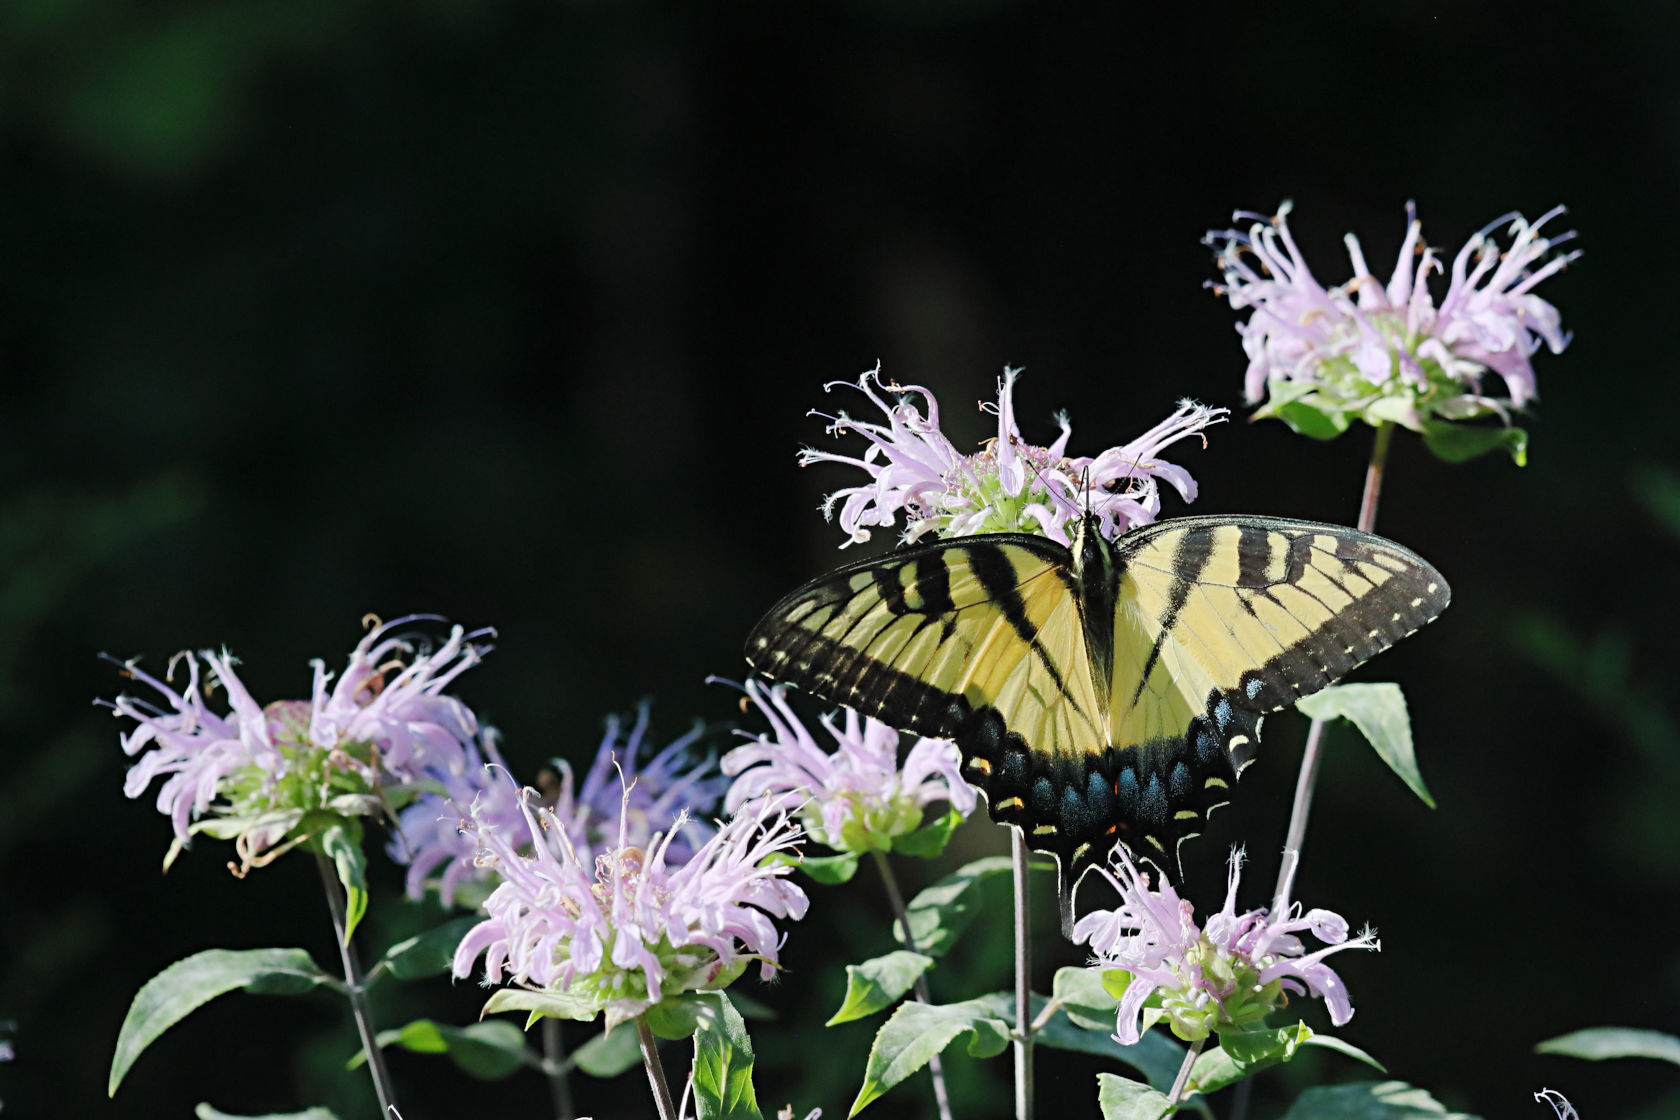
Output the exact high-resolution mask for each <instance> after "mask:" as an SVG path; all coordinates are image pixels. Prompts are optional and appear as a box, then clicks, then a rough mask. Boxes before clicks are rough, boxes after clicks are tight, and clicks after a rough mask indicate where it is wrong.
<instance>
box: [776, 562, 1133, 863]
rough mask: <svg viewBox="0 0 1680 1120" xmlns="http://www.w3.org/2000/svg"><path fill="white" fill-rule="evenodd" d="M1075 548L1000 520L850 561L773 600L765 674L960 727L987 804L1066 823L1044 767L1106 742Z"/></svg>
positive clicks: (1078, 760) (927, 722)
mask: <svg viewBox="0 0 1680 1120" xmlns="http://www.w3.org/2000/svg"><path fill="white" fill-rule="evenodd" d="M1070 563H1071V561H1070V557H1069V555H1068V552H1067V550H1066V549H1065V548H1063V547H1062V546H1061V545H1059V544H1057V543H1056V542H1054V541H1050V540H1046V539H1045V538H1042V537H1035V536H1028V535H1021V534H990V535H986V536H980V537H969V538H966V539H959V540H953V541H941V542H938V543H935V544H929V545H922V546H919V547H914V548H910V549H906V550H903V551H900V552H896V553H893V554H891V555H889V556H887V557H884V558H881V559H878V560H866V561H862V562H860V563H856V564H851V565H848V566H846V567H843V568H840V569H838V570H837V571H834V572H831V573H829V574H828V575H826V576H823V577H821V578H819V579H816V580H813V581H811V582H810V583H807V584H806V585H805V586H803V587H801V588H799V589H798V590H796V591H794V592H793V593H792V594H790V595H788V596H787V597H785V598H784V599H783V600H782V601H781V602H779V603H777V604H776V605H775V606H774V607H772V608H771V609H770V610H769V611H768V612H767V613H766V614H765V616H764V618H763V619H762V620H761V621H760V622H759V624H758V625H757V626H756V627H755V628H754V629H753V631H752V633H751V634H750V635H749V636H748V638H747V649H746V654H747V660H748V662H750V663H751V664H752V666H753V668H755V669H757V670H758V671H759V672H761V673H763V674H764V675H765V676H768V677H771V678H773V679H776V680H782V681H788V682H791V683H793V684H796V685H798V686H799V687H800V688H803V689H805V690H806V691H808V692H811V693H813V694H815V695H816V696H819V697H821V698H822V699H824V700H829V701H832V702H834V703H839V704H845V705H846V706H848V707H851V708H853V709H855V710H857V711H858V712H860V713H862V714H863V715H866V716H873V717H874V718H876V719H879V720H881V721H882V722H884V723H888V724H891V725H892V726H894V727H898V728H901V729H903V730H906V731H911V732H915V733H918V734H921V735H927V736H931V737H934V738H945V739H954V740H956V742H957V743H958V745H959V747H960V748H961V750H962V753H963V757H964V773H965V774H966V775H967V776H968V778H969V780H970V781H971V782H973V783H974V784H975V785H977V786H979V787H980V788H981V789H982V790H984V791H985V792H986V794H987V798H988V801H989V803H990V808H991V813H992V816H993V817H994V818H995V819H997V820H999V821H1005V822H1007V823H1010V824H1017V825H1020V826H1021V827H1022V828H1023V829H1024V830H1025V831H1026V832H1027V833H1028V835H1029V837H1033V838H1034V839H1035V840H1036V841H1044V840H1045V839H1046V838H1049V841H1050V842H1052V843H1053V842H1054V839H1055V837H1054V834H1055V832H1056V830H1057V829H1056V820H1055V808H1056V807H1055V806H1054V805H1051V804H1047V803H1046V796H1047V795H1048V794H1051V793H1054V794H1055V795H1056V797H1057V798H1061V797H1063V796H1065V794H1064V791H1063V790H1062V788H1061V786H1062V785H1063V783H1059V782H1058V783H1051V782H1050V781H1048V780H1041V779H1044V778H1045V772H1046V771H1047V770H1057V771H1060V770H1063V769H1069V770H1082V769H1083V767H1084V766H1085V763H1086V760H1087V759H1093V758H1096V757H1099V756H1100V755H1101V754H1102V752H1103V750H1104V749H1105V748H1106V746H1107V740H1106V737H1105V736H1106V730H1105V729H1106V725H1107V714H1106V711H1105V709H1104V708H1103V705H1102V703H1101V702H1100V701H1099V698H1098V695H1097V691H1096V685H1095V683H1094V681H1093V676H1092V672H1091V660H1090V656H1089V652H1088V650H1087V646H1086V638H1085V627H1084V620H1083V617H1082V615H1081V612H1080V605H1079V600H1078V597H1077V595H1076V584H1075V581H1074V580H1073V577H1072V573H1071V569H1070Z"/></svg>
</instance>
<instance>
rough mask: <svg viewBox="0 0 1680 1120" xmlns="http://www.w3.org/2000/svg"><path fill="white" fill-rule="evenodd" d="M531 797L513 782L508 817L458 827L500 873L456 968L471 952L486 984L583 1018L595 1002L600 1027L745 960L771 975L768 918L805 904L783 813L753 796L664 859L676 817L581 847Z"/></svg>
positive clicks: (721, 975)
mask: <svg viewBox="0 0 1680 1120" xmlns="http://www.w3.org/2000/svg"><path fill="white" fill-rule="evenodd" d="M535 794H536V791H534V790H527V791H525V794H524V796H523V798H522V800H521V805H520V812H521V817H522V820H521V825H520V827H519V828H516V829H504V828H502V827H500V826H498V825H495V824H491V823H488V822H484V821H481V820H478V819H476V818H475V819H474V820H473V821H472V822H471V823H470V824H469V826H468V827H469V828H471V829H472V830H473V831H474V832H475V834H476V836H477V839H478V842H479V845H480V847H481V852H480V857H479V858H480V859H482V860H485V861H489V862H493V863H494V864H495V865H496V869H497V871H498V873H499V874H500V876H501V883H500V885H498V886H497V887H496V889H495V890H494V891H492V892H491V894H490V897H489V898H488V899H487V900H486V901H485V903H484V909H485V911H486V912H487V913H488V914H489V917H488V918H487V919H485V920H484V921H482V922H480V923H479V924H478V925H476V926H474V927H473V928H472V929H471V930H470V931H468V933H467V934H466V936H465V937H463V938H462V940H461V943H460V946H459V947H458V948H457V949H456V952H455V962H454V974H455V975H456V976H457V977H463V976H467V975H468V974H470V973H471V972H472V970H473V964H474V962H475V961H476V960H477V959H478V957H479V956H480V955H481V954H482V955H483V957H484V978H485V980H486V981H487V982H488V983H491V984H497V983H501V982H503V981H504V980H506V981H509V982H511V983H514V984H518V985H521V986H523V987H526V988H531V989H536V990H539V991H543V992H547V993H550V994H554V995H563V996H565V997H567V1003H568V1005H569V1007H570V1008H572V1009H574V1010H575V1011H577V1012H581V1013H582V1017H592V1016H593V1015H594V1014H595V1013H597V1012H601V1011H605V1012H606V1014H607V1019H608V1026H609V1028H610V1027H611V1026H612V1025H613V1024H614V1023H616V1022H622V1021H623V1020H625V1019H629V1018H632V1017H634V1016H636V1015H639V1014H641V1013H642V1012H643V1011H645V1010H647V1009H648V1008H649V1007H652V1006H653V1005H654V1004H656V1003H659V1002H660V1001H661V1000H663V999H666V998H668V997H671V996H676V995H679V994H681V993H683V992H685V991H694V990H712V989H716V988H721V987H724V986H726V985H727V984H729V983H730V982H732V981H733V980H734V979H735V978H736V977H737V976H739V975H740V973H741V972H742V971H743V970H744V969H745V968H746V966H747V965H748V964H749V963H750V962H752V961H754V960H756V961H758V962H759V963H760V965H761V975H762V976H764V977H765V978H766V979H768V978H769V977H770V976H771V975H773V974H774V972H775V969H776V965H777V960H778V953H779V952H780V949H781V945H782V941H783V937H782V935H781V934H780V933H779V932H778V930H777V928H776V924H775V922H774V921H773V920H772V919H792V920H795V921H797V920H798V919H800V918H801V917H803V916H804V914H805V910H806V898H805V894H804V892H803V891H801V890H800V889H799V887H798V886H796V885H795V884H794V883H792V882H790V881H789V880H788V878H787V876H788V874H789V873H790V872H791V871H792V870H793V867H792V864H791V863H790V862H788V861H787V860H786V859H785V858H782V857H783V853H787V852H789V851H790V850H791V849H793V848H794V847H795V845H797V844H798V842H799V839H800V830H799V827H798V825H796V824H794V823H793V822H791V821H790V820H788V818H787V816H786V815H785V814H784V813H780V812H778V811H777V810H775V808H774V807H773V806H772V805H770V803H769V802H768V801H762V802H759V803H757V804H755V805H753V806H751V807H749V808H748V809H747V811H745V812H742V813H740V814H737V815H736V816H735V817H734V818H733V819H731V820H730V821H729V822H728V823H727V824H723V825H721V826H720V827H719V829H718V831H717V832H716V833H714V834H713V835H712V836H711V838H710V839H708V840H707V841H706V842H705V843H704V844H702V845H700V847H699V848H698V850H697V851H696V852H695V853H694V857H693V858H692V859H690V860H689V861H688V862H687V863H685V864H683V865H682V866H680V867H672V866H671V865H670V863H669V862H668V860H667V854H668V851H669V848H670V845H671V843H672V838H673V837H674V836H675V835H676V834H677V833H678V832H680V831H681V830H682V828H683V827H684V825H685V824H687V818H686V815H685V814H679V815H678V816H677V818H676V819H675V821H674V822H673V823H672V825H671V831H670V832H668V833H666V834H665V835H664V836H657V835H656V836H655V837H654V838H653V840H652V842H651V843H650V844H649V845H648V846H647V847H646V848H642V847H638V846H636V845H632V844H629V843H627V842H626V841H627V839H628V827H629V824H628V821H629V818H628V815H624V816H621V818H620V819H621V822H623V823H622V828H623V829H624V831H623V832H621V835H620V842H619V844H618V845H617V846H616V847H613V848H610V849H608V850H606V851H604V852H602V853H600V854H598V855H593V856H591V855H590V854H589V853H587V852H580V851H579V850H578V849H577V848H576V847H575V846H573V844H572V842H571V840H570V839H569V838H568V837H567V835H566V829H565V828H564V826H563V824H562V822H560V821H559V820H557V819H556V817H555V815H554V813H553V811H552V810H550V809H548V808H546V807H543V806H541V805H533V803H532V801H533V798H534V796H535Z"/></svg>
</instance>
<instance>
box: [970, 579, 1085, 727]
mask: <svg viewBox="0 0 1680 1120" xmlns="http://www.w3.org/2000/svg"><path fill="white" fill-rule="evenodd" d="M964 551H965V552H966V553H967V556H968V566H969V569H970V570H972V571H973V572H974V575H975V576H976V578H978V579H979V580H980V586H981V587H982V588H984V589H985V591H986V597H987V598H988V599H990V600H991V602H992V604H993V605H994V606H996V607H998V608H1000V609H1001V610H1002V611H1003V617H1004V618H1006V619H1007V620H1008V621H1009V625H1011V626H1013V627H1014V628H1015V634H1016V636H1017V637H1019V638H1020V639H1021V640H1022V641H1023V642H1026V643H1027V645H1029V646H1031V647H1032V651H1033V653H1034V655H1035V656H1037V658H1038V662H1039V664H1040V665H1041V666H1043V668H1044V671H1045V672H1046V673H1049V674H1050V679H1051V680H1052V681H1054V682H1055V684H1056V690H1057V691H1058V692H1061V693H1063V694H1064V695H1065V694H1066V693H1067V685H1066V683H1065V682H1063V680H1062V672H1061V670H1060V669H1058V668H1057V667H1056V663H1055V662H1053V661H1051V660H1050V654H1049V653H1048V652H1047V651H1046V650H1045V648H1044V643H1043V642H1041V641H1039V640H1038V626H1037V625H1036V624H1034V622H1033V620H1032V619H1030V618H1028V617H1027V600H1026V598H1025V597H1024V596H1023V595H1022V594H1021V589H1020V587H1018V586H1017V585H1016V583H1015V581H1016V578H1017V575H1016V571H1015V565H1013V564H1011V563H1010V562H1009V557H1008V556H1006V555H1004V553H1003V551H1002V550H1001V549H996V548H982V547H975V548H968V549H965V550H964Z"/></svg>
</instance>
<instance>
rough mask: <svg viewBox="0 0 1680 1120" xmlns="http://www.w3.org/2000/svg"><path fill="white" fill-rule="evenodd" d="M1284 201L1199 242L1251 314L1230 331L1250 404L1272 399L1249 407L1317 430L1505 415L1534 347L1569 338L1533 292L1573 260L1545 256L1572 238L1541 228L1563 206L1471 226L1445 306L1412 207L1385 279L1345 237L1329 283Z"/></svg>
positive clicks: (1528, 377)
mask: <svg viewBox="0 0 1680 1120" xmlns="http://www.w3.org/2000/svg"><path fill="white" fill-rule="evenodd" d="M1289 210H1290V207H1289V204H1288V203H1285V204H1284V205H1283V206H1282V207H1280V208H1279V210H1278V213H1277V214H1276V215H1275V216H1274V217H1271V218H1266V217H1264V216H1263V215H1259V214H1253V213H1248V212H1245V211H1239V212H1238V213H1237V215H1236V217H1237V218H1238V219H1244V218H1246V219H1251V220H1252V224H1251V225H1250V226H1249V228H1248V230H1247V231H1246V232H1242V231H1239V230H1235V229H1229V230H1224V231H1209V232H1208V234H1207V236H1206V238H1204V241H1205V243H1206V244H1208V245H1210V246H1212V247H1214V248H1215V249H1216V250H1217V261H1218V265H1219V269H1220V271H1221V272H1222V273H1223V274H1224V283H1223V284H1214V283H1212V282H1210V283H1209V287H1212V288H1213V289H1214V290H1215V291H1216V292H1218V293H1220V294H1222V295H1224V296H1226V297H1227V298H1228V299H1229V300H1230V302H1231V306H1232V307H1233V308H1236V309H1238V310H1242V309H1248V310H1250V312H1251V314H1250V315H1249V318H1248V321H1247V322H1246V323H1239V324H1238V325H1237V331H1238V333H1240V334H1241V335H1242V340H1243V349H1244V350H1245V351H1246V352H1247V354H1248V359H1249V361H1248V374H1247V377H1246V378H1245V381H1244V386H1243V389H1244V395H1245V396H1246V397H1247V399H1248V401H1249V403H1250V404H1257V403H1259V402H1261V401H1262V400H1265V401H1266V404H1265V407H1263V408H1262V409H1261V410H1260V412H1259V413H1258V414H1257V415H1261V416H1272V415H1275V416H1279V417H1281V418H1283V419H1284V420H1286V421H1288V422H1289V423H1290V424H1291V426H1294V427H1297V428H1298V429H1300V430H1304V431H1311V432H1315V434H1323V435H1333V434H1335V433H1336V432H1339V431H1341V430H1343V429H1345V428H1346V426H1347V424H1348V422H1349V419H1350V418H1353V417H1359V418H1363V419H1364V420H1365V421H1366V422H1367V423H1370V424H1373V425H1375V424H1379V423H1381V422H1383V421H1394V422H1396V423H1399V424H1403V425H1405V426H1406V427H1409V428H1413V429H1417V430H1423V428H1424V425H1425V424H1426V422H1427V421H1429V420H1430V419H1431V418H1440V419H1442V420H1449V421H1450V420H1463V419H1468V418H1472V417H1476V416H1485V415H1490V414H1493V415H1498V416H1500V417H1501V418H1502V419H1504V420H1506V422H1507V423H1508V422H1509V414H1508V409H1510V408H1521V407H1522V406H1523V405H1525V404H1526V403H1527V402H1528V401H1529V400H1531V399H1532V398H1533V397H1534V393H1535V381H1534V367H1533V364H1532V362H1531V360H1530V359H1531V358H1532V357H1533V355H1534V353H1535V351H1537V350H1538V349H1539V348H1540V346H1541V344H1542V343H1544V344H1545V345H1546V346H1547V347H1548V348H1550V349H1551V351H1552V352H1553V353H1554V354H1555V353H1559V352H1561V351H1562V350H1563V348H1564V347H1565V346H1567V345H1568V344H1569V336H1568V335H1566V334H1565V333H1564V332H1563V329H1562V326H1561V320H1560V316H1559V314H1558V310H1557V308H1555V307H1553V306H1552V305H1551V304H1550V303H1547V302H1546V301H1545V300H1543V299H1541V298H1540V297H1539V296H1537V295H1535V294H1534V291H1533V289H1534V287H1535V286H1536V285H1537V284H1539V283H1540V281H1542V280H1544V279H1545V278H1546V277H1548V276H1550V275H1552V273H1554V272H1557V271H1559V270H1560V269H1562V268H1563V267H1564V266H1565V265H1567V264H1568V263H1569V262H1570V261H1572V260H1574V259H1575V258H1576V257H1578V256H1580V253H1579V252H1569V253H1563V254H1556V255H1552V256H1551V257H1550V258H1549V259H1548V256H1547V254H1548V253H1549V252H1550V251H1551V249H1552V248H1553V247H1554V246H1556V245H1560V244H1562V243H1564V242H1566V241H1569V240H1571V239H1573V238H1574V236H1575V234H1574V231H1570V232H1568V233H1563V234H1559V235H1558V236H1556V237H1551V238H1548V237H1542V236H1541V235H1540V229H1541V227H1542V226H1544V225H1545V224H1546V223H1547V222H1549V221H1551V220H1552V219H1553V218H1554V217H1556V216H1557V215H1558V214H1561V213H1562V212H1563V208H1562V207H1561V206H1560V207H1557V208H1555V209H1553V210H1550V211H1547V212H1546V213H1545V214H1543V215H1541V217H1540V218H1539V220H1537V221H1535V222H1534V223H1532V224H1530V223H1529V222H1528V221H1527V220H1525V219H1524V218H1523V216H1522V215H1521V214H1515V213H1512V214H1506V215H1504V216H1503V217H1500V218H1496V219H1495V220H1494V221H1492V222H1490V223H1489V224H1488V225H1487V226H1485V227H1483V228H1482V229H1481V230H1480V231H1478V232H1477V233H1476V234H1475V235H1474V236H1472V237H1471V238H1470V240H1469V241H1468V242H1466V243H1465V245H1464V247H1463V248H1462V249H1460V250H1459V251H1458V254H1457V255H1456V256H1455V257H1454V258H1453V262H1452V268H1451V273H1450V281H1449V284H1448V287H1447V292H1446V295H1445V296H1444V297H1442V299H1441V302H1440V304H1439V305H1437V304H1436V303H1435V299H1434V296H1433V294H1432V293H1431V292H1430V289H1429V277H1430V274H1431V273H1432V272H1441V271H1444V269H1443V266H1442V262H1441V260H1440V258H1439V257H1438V256H1437V255H1436V253H1435V250H1434V249H1431V248H1429V247H1428V246H1427V245H1425V244H1424V243H1423V232H1422V231H1423V227H1422V223H1420V222H1419V221H1418V218H1417V212H1416V208H1415V207H1414V206H1413V205H1412V204H1411V203H1407V204H1406V218H1407V227H1406V239H1405V242H1404V243H1403V244H1402V245H1401V246H1400V259H1399V261H1398V262H1397V263H1396V264H1395V266H1394V271H1393V273H1392V274H1391V275H1390V277H1389V280H1388V283H1387V284H1386V285H1385V284H1383V283H1382V282H1380V281H1379V280H1377V278H1376V277H1374V276H1373V275H1371V272H1370V270H1369V269H1368V268H1367V267H1366V265H1365V256H1364V252H1363V251H1362V250H1361V248H1360V246H1359V241H1358V239H1357V238H1355V237H1354V236H1353V235H1352V234H1351V233H1350V234H1348V235H1347V238H1346V244H1347V248H1348V255H1349V257H1350V258H1351V259H1352V263H1353V276H1352V277H1351V278H1350V279H1349V280H1347V281H1346V282H1345V283H1343V284H1341V285H1339V286H1336V287H1332V288H1326V287H1325V286H1324V285H1323V284H1321V283H1320V282H1319V281H1318V280H1317V279H1316V278H1314V276H1313V274H1312V271H1311V269H1309V268H1308V267H1307V262H1306V258H1304V257H1303V256H1302V255H1301V251H1300V249H1299V248H1298V247H1297V246H1296V244H1295V239H1294V238H1293V237H1292V236H1291V235H1290V232H1289ZM1506 222H1509V223H1510V224H1509V226H1508V228H1507V231H1506V232H1507V234H1508V235H1509V237H1510V239H1511V243H1510V245H1509V247H1508V248H1505V249H1501V248H1500V246H1499V244H1498V242H1497V241H1496V240H1495V238H1494V236H1493V231H1494V230H1495V229H1496V228H1497V227H1498V226H1500V225H1503V224H1505V223H1506ZM1490 371H1491V372H1492V373H1495V374H1498V375H1499V378H1500V380H1501V382H1502V383H1503V386H1504V390H1505V393H1504V396H1503V397H1499V396H1495V395H1491V393H1490V391H1489V388H1488V387H1487V386H1485V385H1484V384H1483V382H1484V378H1485V375H1486V374H1487V373H1489V372H1490ZM1320 416H1321V417H1323V420H1322V421H1320V422H1319V423H1318V424H1313V423H1312V418H1314V417H1320ZM1326 424H1327V425H1328V427H1327V428H1326V427H1324V425H1326Z"/></svg>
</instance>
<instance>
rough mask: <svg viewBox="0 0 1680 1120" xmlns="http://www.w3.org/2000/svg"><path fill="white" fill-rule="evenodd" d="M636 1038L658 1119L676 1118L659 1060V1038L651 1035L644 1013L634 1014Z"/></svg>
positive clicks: (674, 1119)
mask: <svg viewBox="0 0 1680 1120" xmlns="http://www.w3.org/2000/svg"><path fill="white" fill-rule="evenodd" d="M636 1038H637V1039H638V1040H639V1041H640V1042H641V1044H642V1064H643V1065H644V1066H646V1067H647V1075H648V1084H649V1085H651V1086H652V1087H653V1101H654V1104H656V1105H658V1106H659V1120H677V1106H676V1105H675V1104H673V1103H672V1101H671V1087H670V1086H669V1085H667V1084H666V1083H665V1067H664V1066H663V1065H661V1064H660V1062H659V1040H658V1039H656V1038H654V1037H653V1030H652V1028H650V1027H649V1026H648V1024H647V1016H646V1015H638V1016H636Z"/></svg>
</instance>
